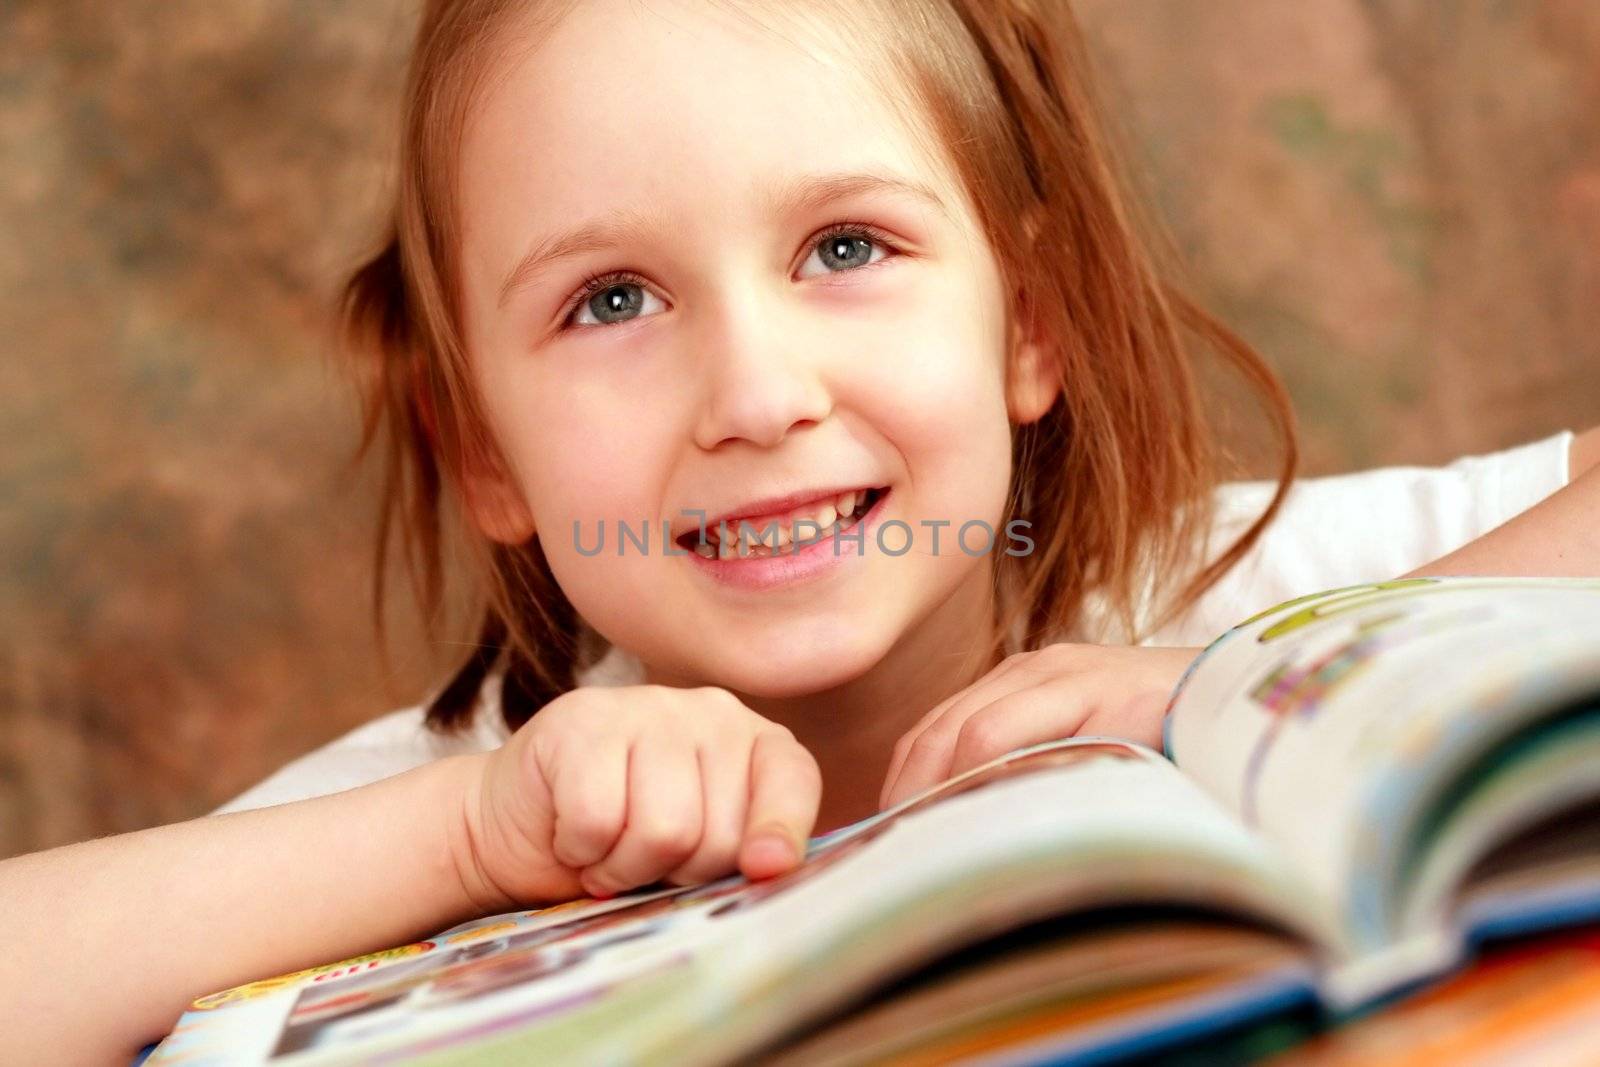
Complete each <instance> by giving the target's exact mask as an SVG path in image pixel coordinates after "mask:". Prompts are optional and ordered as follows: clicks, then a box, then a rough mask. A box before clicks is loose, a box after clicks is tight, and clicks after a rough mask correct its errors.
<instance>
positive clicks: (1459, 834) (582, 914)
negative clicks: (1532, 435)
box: [147, 578, 1600, 1067]
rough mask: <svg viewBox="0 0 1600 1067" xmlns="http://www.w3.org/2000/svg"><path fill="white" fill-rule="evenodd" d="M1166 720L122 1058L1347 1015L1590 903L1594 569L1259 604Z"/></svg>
mask: <svg viewBox="0 0 1600 1067" xmlns="http://www.w3.org/2000/svg"><path fill="white" fill-rule="evenodd" d="M1166 750H1167V751H1166V756H1167V757H1168V758H1163V757H1162V756H1161V755H1159V754H1157V753H1155V752H1152V751H1150V750H1148V749H1144V748H1141V747H1139V746H1137V745H1131V744H1127V743H1123V742H1120V741H1112V740H1107V739H1094V738H1078V739H1072V740H1066V741H1056V742H1050V743H1047V744H1043V745H1036V746H1033V747H1031V748H1027V749H1022V750H1019V751H1017V752H1014V753H1011V754H1009V755H1007V756H1005V757H1002V758H1000V759H998V760H995V761H993V762H991V763H989V764H987V765H985V766H983V767H980V768H977V769H975V770H972V771H970V772H968V773H966V774H964V775H962V776H960V777H958V778H954V779H952V780H950V781H948V782H945V783H944V784H942V785H940V786H938V787H936V788H934V789H932V790H929V791H928V792H926V793H924V794H922V795H920V796H917V797H914V798H911V799H909V800H907V801H905V802H904V803H902V804H900V805H899V806H897V807H895V808H892V809H890V810H888V811H885V812H882V813H880V814H878V815H876V816H874V817H872V818H870V819H866V820H863V821H861V822H858V823H854V824H852V825H850V826H847V827H843V828H841V829H839V830H836V831H834V832H833V833H830V834H827V835H824V836H821V837H818V838H814V839H813V841H812V842H811V846H810V849H809V852H808V857H807V860H806V862H805V863H804V864H803V865H802V866H801V867H800V868H798V869H796V870H795V871H793V872H791V873H790V874H788V875H785V876H783V877H780V878H777V879H773V880H770V881H766V882H761V883H754V884H752V883H749V882H746V881H744V880H743V879H741V878H738V877H730V878H725V879H722V880H720V881H716V882H711V883H708V884H706V885H702V886H696V887H692V888H683V887H672V888H667V889H661V888H656V889H654V890H650V889H645V890H640V891H638V892H635V893H633V894H631V895H627V896H623V897H618V898H615V899H613V900H608V901H603V902H596V901H592V900H584V901H575V902H572V903H569V904H563V905H559V906H556V907H551V908H544V909H541V910H537V911H528V912H518V913H513V914H509V915H503V916H496V917H492V918H488V919H483V920H479V921H476V922H472V923H468V924H465V925H462V926H459V927H456V928H454V929H452V930H447V931H445V932H443V933H441V934H439V935H438V936H436V937H433V938H430V939H428V940H427V941H423V942H419V943H417V944H414V945H407V946H404V947H400V948H395V949H392V950H389V951H386V952H378V953H374V954H372V955H370V956H365V957H361V958H359V959H355V960H348V961H344V962H342V963H338V964H331V965H329V966H327V967H321V968H316V969H313V970H309V971H304V972H300V973H298V974H293V975H288V976H284V977H281V978H275V979H270V980H267V981H262V982H257V983H254V984H251V985H247V986H243V987H240V988H238V989H233V990H229V991H226V992H223V993H218V994H216V995H213V996H209V997H205V998H203V999H201V1000H199V1001H197V1002H196V1003H195V1005H194V1006H193V1008H192V1009H191V1010H190V1011H189V1012H188V1013H187V1014H185V1015H184V1016H183V1018H182V1020H181V1021H180V1023H179V1025H178V1026H177V1028H176V1029H175V1030H174V1031H173V1034H172V1035H171V1036H169V1037H168V1038H167V1040H166V1041H164V1042H163V1043H162V1044H161V1046H160V1047H159V1048H158V1049H157V1050H156V1051H155V1052H154V1053H153V1054H152V1056H151V1058H150V1059H149V1060H148V1061H147V1062H148V1063H149V1064H150V1067H161V1065H163V1064H176V1063H179V1062H181V1063H184V1064H197V1063H213V1062H215V1063H224V1062H225V1063H236V1062H237V1063H246V1062H252V1063H254V1062H265V1061H271V1062H273V1063H278V1062H280V1061H281V1062H284V1063H290V1064H321V1063H333V1062H338V1063H346V1062H368V1061H371V1062H384V1063H389V1062H395V1061H397V1060H401V1059H409V1058H412V1057H416V1058H418V1059H419V1060H421V1061H423V1062H428V1063H436V1062H437V1063H466V1062H483V1063H496V1062H505V1061H508V1060H515V1061H516V1062H523V1061H526V1062H538V1063H577V1062H648V1063H652V1064H676V1063H682V1064H690V1063H693V1064H704V1063H720V1062H739V1061H757V1060H758V1061H759V1062H762V1063H777V1064H798V1063H807V1064H813V1063H826V1064H856V1063H892V1062H900V1063H912V1062H915V1063H936V1062H948V1061H953V1060H956V1059H986V1058H987V1059H988V1060H990V1061H991V1062H1016V1061H1019V1060H1026V1059H1037V1058H1044V1057H1047V1056H1049V1057H1054V1058H1056V1059H1060V1060H1065V1059H1070V1058H1071V1057H1072V1056H1073V1055H1074V1054H1081V1055H1083V1056H1085V1057H1095V1058H1099V1057H1102V1056H1105V1055H1109V1054H1113V1053H1117V1052H1136V1051H1139V1052H1149V1051H1155V1050H1159V1049H1161V1048H1163V1047H1171V1046H1172V1045H1173V1044H1174V1043H1176V1042H1179V1041H1192V1040H1195V1039H1197V1038H1201V1037H1206V1036H1207V1035H1210V1037H1211V1039H1212V1040H1216V1039H1217V1038H1218V1035H1220V1034H1225V1033H1233V1034H1237V1033H1238V1032H1239V1030H1240V1027H1241V1025H1243V1024H1246V1023H1248V1022H1250V1021H1251V1020H1267V1019H1279V1020H1282V1019H1291V1018H1301V1019H1303V1018H1305V1017H1307V1015H1308V1013H1309V1015H1311V1016H1315V1018H1316V1019H1318V1020H1321V1021H1326V1020H1328V1019H1339V1018H1342V1017H1346V1016H1348V1015H1349V1014H1351V1013H1354V1012H1358V1011H1360V1010H1362V1009H1363V1008H1366V1007H1368V1006H1370V1005H1372V1004H1374V1003H1377V1002H1379V1001H1381V1000H1383V999H1385V998H1388V997H1392V996H1394V995H1396V994H1398V993H1400V992H1403V991H1406V990H1409V989H1412V988H1415V987H1417V986H1419V985H1421V984H1423V983H1425V982H1428V981H1430V980H1432V979H1434V978H1437V977H1439V976H1442V975H1443V974H1445V973H1447V972H1449V971H1451V970H1453V969H1455V968H1457V967H1459V966H1460V965H1461V964H1462V963H1463V962H1465V961H1466V959H1467V958H1468V957H1470V955H1471V954H1472V951H1473V948H1474V946H1475V945H1477V944H1478V943H1480V942H1482V941H1484V940H1486V939H1493V938H1498V937H1501V936H1506V935H1510V934H1517V933H1526V932H1531V931H1534V930H1538V929H1545V928H1550V927H1554V926H1560V925H1563V924H1569V923H1576V922H1580V921H1588V920H1592V919H1595V918H1600V581H1593V580H1584V579H1513V578H1505V579H1487V578H1442V579H1413V580H1401V581H1395V582H1389V583H1384V584H1381V585H1371V586H1360V587H1355V588H1350V589H1342V590H1335V591H1332V592H1328V593H1322V594H1318V595H1316V596H1312V597H1306V598H1303V599H1301V600H1297V601H1291V602H1290V603H1287V604H1283V605H1280V606H1279V607H1277V608H1274V609H1272V610H1271V611H1268V612H1265V613H1263V614H1261V615H1259V616H1257V617H1255V618H1253V619H1250V620H1248V621H1246V622H1244V623H1242V624H1240V625H1239V626H1237V627H1235V628H1234V629H1233V630H1230V631H1229V632H1228V633H1226V634H1224V635H1223V636H1222V637H1220V638H1218V639H1217V640H1216V641H1215V642H1214V643H1213V644H1212V645H1211V646H1210V647H1209V648H1208V649H1207V650H1206V651H1205V653H1204V654H1203V655H1202V656H1201V657H1200V658H1199V659H1198V660H1196V662H1195V664H1194V666H1193V667H1191V668H1190V670H1189V672H1188V674H1187V675H1186V676H1185V677H1184V680H1183V681H1182V682H1181V683H1180V685H1179V687H1178V689H1177V691H1176V694H1175V696H1174V699H1173V702H1172V706H1171V708H1170V711H1169V715H1168V719H1167V736H1166ZM1280 1030H1281V1028H1280Z"/></svg>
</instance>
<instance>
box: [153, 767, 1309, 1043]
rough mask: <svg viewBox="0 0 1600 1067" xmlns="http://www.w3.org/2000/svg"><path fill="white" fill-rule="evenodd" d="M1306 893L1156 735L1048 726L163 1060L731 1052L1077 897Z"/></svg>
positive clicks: (276, 997) (352, 978)
mask: <svg viewBox="0 0 1600 1067" xmlns="http://www.w3.org/2000/svg"><path fill="white" fill-rule="evenodd" d="M1305 896H1306V891H1305V886H1304V885H1303V884H1302V883H1300V882H1298V881H1297V880H1296V879H1295V878H1294V876H1293V875H1291V874H1290V873H1288V871H1287V869H1286V868H1285V867H1284V866H1283V865H1282V864H1281V863H1280V862H1279V861H1277V860H1276V858H1275V857H1273V856H1272V855H1271V853H1270V852H1269V851H1268V850H1267V849H1266V848H1265V847H1264V846H1263V845H1262V844H1261V842H1260V841H1259V840H1258V839H1257V838H1256V837H1255V836H1254V835H1251V834H1249V833H1247V832H1246V831H1245V830H1244V829H1243V828H1242V827H1240V826H1239V824H1238V823H1237V822H1236V821H1235V820H1233V819H1232V818H1230V817H1229V816H1228V815H1227V814H1225V813H1224V812H1223V811H1222V810H1221V809H1220V808H1219V807H1218V806H1217V805H1216V804H1215V802H1213V801H1211V800H1210V799H1209V798H1207V797H1206V796H1205V794H1204V793H1202V792H1201V791H1200V790H1199V789H1198V788H1196V787H1195V786H1194V785H1193V783H1191V782H1189V781H1188V780H1187V779H1185V778H1184V777H1183V776H1182V775H1181V774H1180V773H1178V771H1177V770H1176V769H1175V768H1174V767H1173V766H1172V765H1171V764H1170V763H1168V762H1167V761H1166V760H1163V759H1161V758H1160V757H1159V756H1157V755H1156V754H1155V753H1152V752H1150V751H1149V750H1147V749H1143V748H1140V747H1139V746H1135V745H1130V744H1124V743H1121V742H1107V741H1095V740H1078V741H1065V742H1053V743H1050V744H1046V745H1040V746H1035V747H1033V748H1030V749H1024V750H1020V751H1019V752H1016V753H1012V754H1011V755H1009V756H1007V757H1002V758H1001V759H999V760H996V761H994V762H992V763H990V764H987V765H985V766H984V767H980V768H976V769H974V770H973V771H971V772H968V773H967V774H965V775H962V776H960V777H958V778H956V779H953V780H951V781H950V782H947V783H945V784H944V785H943V786H941V787H939V788H937V789H935V790H932V791H930V792H929V793H927V794H924V795H922V796H921V797H916V798H912V799H911V800H909V801H907V802H906V803H904V804H902V805H900V806H899V807H897V808H894V809H890V810H889V811H887V812H883V813H880V814H879V815H877V816H874V817H873V818H871V819H868V820H864V821H862V822H860V823H857V824H854V825H853V826H850V827H847V828H844V829H842V830H840V831H838V832H835V833H833V834H830V835H828V836H827V837H825V838H822V839H818V840H817V841H815V842H813V846H812V848H811V850H810V852H809V854H808V859H807V862H806V863H805V864H804V865H803V866H802V867H800V868H799V869H797V870H796V871H794V872H791V873H790V874H789V875H786V876H783V877H781V878H777V879H772V880H769V881H765V882H760V883H748V882H746V881H744V880H743V879H740V878H736V877H735V878H728V879H723V880H721V881H718V882H712V883H709V884H707V885H704V886H700V887H696V888H693V889H675V890H668V891H664V892H661V891H658V892H654V893H644V894H636V895H633V896H630V897H623V898H618V899H617V900H614V901H611V902H608V903H606V904H598V905H597V904H594V903H587V904H583V905H577V906H571V907H565V908H561V909H546V910H543V911H537V912H529V913H522V914H518V915H511V916H504V917H498V918H496V919H493V920H485V921H484V922H482V923H478V924H473V925H470V926H468V927H463V928H457V929H455V930H453V931H446V932H445V933H443V934H441V935H439V936H438V937H435V938H431V939H429V940H428V941H425V942H422V943H420V944H418V945H412V946H407V947H405V948H401V949H396V950H393V951H391V952H389V953H380V954H377V955H374V956H371V957H365V958H363V959H360V960H356V961H350V962H348V963H346V964H341V965H335V966H333V967H331V968H322V969H318V970H316V971H311V972H303V973H301V974H299V975H292V976H288V977H287V978H284V979H276V980H271V981H267V982H261V983H256V984H254V985H252V986H247V987H243V988H242V989H239V990H234V991H230V992H228V993H224V994H219V995H217V996H213V997H208V998H205V999H203V1000H202V1001H199V1002H197V1003H196V1005H195V1007H194V1009H193V1010H191V1011H190V1012H188V1013H187V1014H186V1015H185V1016H184V1017H183V1019H182V1020H181V1022H180V1025H179V1026H178V1028H177V1029H176V1030H175V1031H174V1032H173V1034H172V1036H171V1037H169V1038H168V1039H167V1041H165V1042H163V1044H162V1045H161V1047H160V1048H159V1049H158V1050H157V1052H156V1053H155V1054H154V1055H153V1056H152V1058H151V1059H150V1061H149V1063H150V1065H151V1067H164V1065H167V1064H177V1063H183V1064H186V1065H194V1064H202V1063H207V1064H209V1063H260V1062H266V1061H269V1060H270V1061H271V1062H274V1063H277V1062H279V1061H283V1062H286V1063H293V1064H312V1063H323V1062H344V1061H346V1060H347V1059H348V1058H349V1057H352V1056H360V1057H363V1058H364V1057H369V1056H378V1055H381V1056H383V1057H385V1058H386V1059H387V1058H388V1057H400V1058H409V1057H412V1056H421V1055H427V1056H428V1057H429V1059H430V1062H432V1061H433V1059H434V1058H435V1057H436V1056H437V1057H443V1058H444V1059H446V1060H449V1061H450V1062H477V1061H481V1062H486V1063H487V1062H504V1061H505V1058H506V1057H527V1058H529V1059H530V1061H536V1062H560V1061H562V1059H563V1057H566V1056H572V1055H577V1054H579V1053H580V1052H581V1054H582V1056H583V1058H584V1059H586V1060H591V1061H594V1060H598V1061H609V1060H616V1061H628V1062H634V1061H644V1062H651V1063H707V1062H719V1061H723V1060H726V1059H731V1058H735V1057H737V1056H740V1055H745V1054H748V1053H750V1052H752V1051H754V1050H757V1049H759V1048H762V1047H764V1046H765V1045H767V1044H769V1043H770V1042H772V1041H774V1040H776V1039H778V1038H780V1037H781V1036H782V1035H783V1034H785V1033H787V1032H789V1031H791V1030H792V1029H793V1028H794V1027H796V1026H797V1025H800V1024H803V1023H805V1022H806V1021H808V1020H811V1019H815V1018H819V1017H821V1016H823V1015H825V1014H827V1013H828V1012H829V1011H831V1010H833V1009H836V1008H837V1007H839V1006H842V1005H843V1004H845V1003H847V1002H849V1001H851V1000H853V999H855V998H858V997H860V996H862V995H864V994H866V993H868V992H870V991H871V990H873V989H875V988H877V987H879V986H881V985H882V984H883V983H885V982H886V981H889V980H891V979H893V978H894V977H895V976H897V975H900V974H903V973H905V972H907V971H909V970H911V969H912V968H914V967H915V966H916V965H917V964H918V963H920V962H922V961H924V960H927V959H929V958H931V957H934V956H937V955H940V954H942V953H944V952H947V951H949V950H951V949H954V948H956V947H959V946H960V945H963V944H967V943H970V942H972V941H974V940H977V939H980V938H982V937H987V936H992V935H993V934H995V933H998V932H1001V931H1004V930H1007V929H1012V928H1015V927H1017V926H1020V925H1023V924H1024V923H1027V922H1031V921H1034V920H1037V919H1039V918H1042V917H1044V916H1047V915H1054V914H1059V913H1060V912H1062V911H1064V910H1072V909H1074V908H1087V907H1092V906H1095V905H1103V904H1123V903H1134V902H1139V901H1168V902H1188V903H1193V904H1198V905H1212V906H1227V905H1231V906H1233V907H1236V908H1238V909H1240V910H1242V911H1246V912H1250V913H1255V914H1260V915H1263V916H1267V917H1269V918H1271V919H1274V920H1276V921H1277V922H1279V923H1280V924H1282V925H1283V926H1285V927H1288V928H1290V929H1296V930H1300V931H1303V933H1304V936H1305V937H1307V938H1316V937H1326V936H1329V934H1330V930H1331V924H1330V922H1329V920H1328V917H1327V916H1326V915H1325V914H1316V913H1315V912H1314V911H1309V910H1308V909H1307V908H1306V906H1305V905H1304V904H1303V902H1302V901H1303V898H1304V897H1305Z"/></svg>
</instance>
